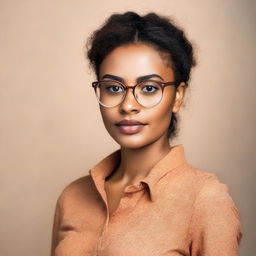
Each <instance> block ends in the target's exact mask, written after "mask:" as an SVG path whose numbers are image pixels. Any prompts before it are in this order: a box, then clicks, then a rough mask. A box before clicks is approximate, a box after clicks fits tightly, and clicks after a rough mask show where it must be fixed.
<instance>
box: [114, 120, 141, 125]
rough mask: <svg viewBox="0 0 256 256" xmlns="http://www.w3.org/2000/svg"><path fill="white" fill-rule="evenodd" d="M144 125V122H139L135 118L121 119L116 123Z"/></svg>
mask: <svg viewBox="0 0 256 256" xmlns="http://www.w3.org/2000/svg"><path fill="white" fill-rule="evenodd" d="M142 124H143V125H144V123H142V122H139V121H137V120H134V119H124V120H122V121H120V122H119V123H116V125H142Z"/></svg>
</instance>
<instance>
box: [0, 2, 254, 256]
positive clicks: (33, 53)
mask: <svg viewBox="0 0 256 256" xmlns="http://www.w3.org/2000/svg"><path fill="white" fill-rule="evenodd" d="M255 3H256V2H255V1H253V0H251V1H250V0H240V1H238V0H215V1H213V0H212V1H210V0H194V1H189V0H158V1H156V0H154V1H153V0H144V1H142V0H141V1H138V0H129V1H120V0H119V1H117V0H108V1H99V0H94V1H92V2H89V1H86V0H83V1H82V0H76V1H71V0H62V1H60V0H55V1H50V0H36V1H35V0H34V1H32V0H12V1H10V0H1V1H0V37H1V46H0V51H1V52H0V54H1V55H0V56H1V58H0V65H1V68H0V147H1V152H0V165H1V169H0V171H1V177H0V221H1V223H0V255H1V256H35V255H36V256H46V255H49V254H50V241H51V228H52V221H53V214H54V208H55V203H56V200H57V197H58V195H59V194H60V193H61V191H62V189H63V188H64V187H65V186H66V185H67V184H68V183H70V182H71V181H73V180H74V179H77V178H79V177H81V176H83V175H86V174H87V173H88V170H89V169H90V168H91V167H92V166H93V165H94V164H96V163H97V162H98V161H100V160H101V159H102V158H103V157H105V156H106V155H107V154H109V153H110V152H112V151H113V150H115V149H117V148H118V144H117V143H116V142H115V141H113V139H112V138H111V137H110V136H109V135H108V133H107V131H106V130H105V128H104V125H103V122H102V119H101V116H100V112H99V108H98V103H97V102H96V99H95V96H94V92H93V89H92V88H91V82H92V81H93V80H94V79H95V77H94V74H93V72H92V71H91V70H90V69H89V67H88V63H87V61H86V60H85V58H84V56H83V45H84V43H85V42H86V39H87V37H88V36H89V34H90V33H91V32H92V31H94V30H95V29H97V28H98V27H99V25H101V24H102V23H103V21H104V20H105V18H106V17H108V16H109V15H110V14H112V13H113V12H124V11H128V10H131V11H137V12H139V13H140V14H145V13H147V12H150V11H155V12H159V13H160V14H164V15H169V16H171V17H173V18H174V19H175V20H176V22H177V23H178V24H179V25H180V26H181V27H183V28H184V29H185V31H186V32H187V35H188V37H189V39H190V40H191V41H192V42H193V43H194V46H195V51H196V57H197V60H198V66H197V67H196V68H195V69H194V71H193V73H192V79H191V83H190V89H189V90H188V91H187V93H186V98H185V104H184V106H183V108H182V110H181V111H180V116H181V120H180V136H179V137H178V138H177V139H175V141H172V142H171V144H172V145H175V144H180V143H182V144H184V146H185V150H186V152H185V153H186V156H187V160H188V161H189V162H190V163H191V164H193V165H195V166H196V167H198V168H201V169H203V170H206V171H208V172H213V173H215V174H217V176H218V177H219V178H220V180H221V181H222V183H225V184H227V185H228V186H229V188H230V194H231V196H232V197H233V199H234V201H235V203H236V205H237V207H238V209H239V211H240V213H241V217H242V224H243V240H242V243H241V255H242V256H253V255H256V248H255V239H256V238H255V217H256V214H255V213H256V210H255V209H256V207H255V201H254V200H253V199H254V196H255V194H256V190H255V185H254V183H255V169H256V168H255V158H256V155H255V152H256V146H255V143H256V140H255V131H256V127H255V126H256V125H255V124H256V121H255V95H256V87H255V80H256V75H255V74H256V72H255V60H256V56H255V55H256V54H255V43H256V40H255V35H256V29H255V16H256V8H255V7H256V5H255ZM253 195H254V196H253Z"/></svg>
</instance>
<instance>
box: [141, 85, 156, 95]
mask: <svg viewBox="0 0 256 256" xmlns="http://www.w3.org/2000/svg"><path fill="white" fill-rule="evenodd" d="M145 88H146V90H144V89H145ZM142 90H143V92H149V93H150V92H155V91H157V90H159V89H158V88H157V87H155V86H153V85H146V86H144V87H143V88H142Z"/></svg>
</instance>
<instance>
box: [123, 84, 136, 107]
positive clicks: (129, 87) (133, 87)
mask: <svg viewBox="0 0 256 256" xmlns="http://www.w3.org/2000/svg"><path fill="white" fill-rule="evenodd" d="M136 86H137V85H133V86H129V85H125V86H124V88H125V93H124V96H123V99H122V101H121V102H120V103H119V105H121V104H122V103H123V102H124V100H125V97H126V96H127V94H128V90H129V89H131V90H132V94H133V97H134V99H135V100H136V102H137V103H138V104H139V105H141V104H140V103H139V102H138V100H137V98H136V96H135V88H136Z"/></svg>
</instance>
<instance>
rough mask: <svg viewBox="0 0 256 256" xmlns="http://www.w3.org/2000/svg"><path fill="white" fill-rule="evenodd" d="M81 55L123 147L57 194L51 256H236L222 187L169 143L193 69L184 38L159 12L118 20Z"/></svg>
mask: <svg viewBox="0 0 256 256" xmlns="http://www.w3.org/2000/svg"><path fill="white" fill-rule="evenodd" d="M87 56H88V58H89V60H90V63H91V64H92V66H93V68H94V70H95V74H96V77H97V81H96V82H93V83H92V85H93V88H94V90H95V94H96V97H97V99H98V101H99V107H100V112H101V115H102V119H103V122H104V125H105V127H106V129H107V131H108V132H109V134H110V136H111V137H112V138H113V139H114V140H115V141H116V142H117V143H118V144H119V145H120V149H118V150H116V151H114V152H113V153H111V154H109V155H108V156H107V157H105V158H104V159H103V160H102V161H100V162H99V163H98V164H96V165H95V166H94V167H93V168H92V169H90V170H89V174H88V175H86V176H84V177H81V178H79V179H77V180H75V181H73V182H72V183H71V184H69V185H68V186H67V187H66V188H65V189H64V190H63V192H62V193H61V195H60V196H59V198H58V201H57V205H56V211H55V218H54V226H53V235H52V256H53V255H54V256H64V255H68V256H82V255H83V256H85V255H99V256H100V255H102V256H103V255H105V256H106V255H111V256H119V255H127V256H128V255H129V256H131V255H132V256H135V255H139V256H144V255H145V256H150V255H152V256H153V255H154V256H156V255H158V256H160V255H162V256H163V255H191V256H199V255H204V256H221V255H229V256H233V255H238V251H239V250H238V249H239V243H240V240H241V236H242V233H241V224H240V215H239V212H238V210H237V208H236V206H235V204H234V202H233V200H232V198H231V197H230V195H229V193H228V187H227V185H226V184H223V183H221V182H220V181H219V180H218V178H217V176H216V175H215V174H213V173H209V172H206V171H203V170H199V169H197V168H195V167H193V166H191V165H190V164H189V163H187V161H186V159H185V155H184V147H183V145H182V144H179V145H175V146H174V145H172V146H171V145H170V144H169V141H170V139H171V138H173V137H175V136H176V135H177V116H176V115H177V113H178V111H179V109H180V107H181V105H182V102H183V99H184V95H185V91H186V88H187V86H188V81H189V77H190V71H191V68H192V67H193V66H195V59H194V55H193V48H192V45H191V43H190V42H189V41H188V40H187V38H186V37H185V35H184V33H183V31H182V30H181V29H179V28H178V27H177V26H176V25H174V24H173V23H172V22H171V21H170V20H169V19H168V18H166V17H163V16H159V15H157V14H155V13H149V14H147V15H145V16H139V15H138V14H136V13H134V12H126V13H124V14H114V15H112V16H111V17H110V18H109V19H108V20H107V21H106V23H105V24H104V25H103V26H102V27H101V28H100V29H99V30H97V31H95V32H94V33H93V34H92V36H91V38H90V40H89V41H88V52H87Z"/></svg>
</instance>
